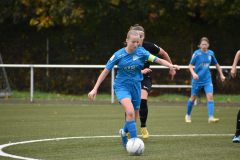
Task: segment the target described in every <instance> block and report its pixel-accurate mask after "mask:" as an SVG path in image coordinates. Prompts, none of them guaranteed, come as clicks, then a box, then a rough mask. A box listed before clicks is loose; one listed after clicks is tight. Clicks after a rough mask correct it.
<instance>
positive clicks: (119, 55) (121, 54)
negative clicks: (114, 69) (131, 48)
mask: <svg viewBox="0 0 240 160" xmlns="http://www.w3.org/2000/svg"><path fill="white" fill-rule="evenodd" d="M124 55H126V51H125V49H124V48H121V49H119V50H117V51H116V52H114V53H113V55H112V57H111V58H110V60H113V59H120V58H122V57H124Z"/></svg>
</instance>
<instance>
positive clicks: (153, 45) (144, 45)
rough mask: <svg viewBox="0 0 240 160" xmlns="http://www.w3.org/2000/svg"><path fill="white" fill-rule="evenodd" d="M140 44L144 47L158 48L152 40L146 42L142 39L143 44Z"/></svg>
mask: <svg viewBox="0 0 240 160" xmlns="http://www.w3.org/2000/svg"><path fill="white" fill-rule="evenodd" d="M142 46H143V47H144V48H150V47H151V48H158V49H159V48H160V47H159V46H158V45H156V44H155V43H152V42H148V41H144V42H143V44H142Z"/></svg>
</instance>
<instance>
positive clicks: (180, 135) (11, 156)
mask: <svg viewBox="0 0 240 160" xmlns="http://www.w3.org/2000/svg"><path fill="white" fill-rule="evenodd" d="M150 136H151V137H212V136H221V137H223V136H233V134H176V135H150ZM119 137H120V136H116V135H115V136H82V137H62V138H49V139H39V140H29V141H22V142H15V143H7V144H2V145H0V156H2V157H9V158H14V159H20V160H41V159H35V158H29V157H21V156H17V155H13V154H9V153H5V152H3V149H4V148H7V147H10V146H15V145H19V144H28V143H37V142H46V141H60V140H68V139H95V138H119ZM139 137H141V136H139Z"/></svg>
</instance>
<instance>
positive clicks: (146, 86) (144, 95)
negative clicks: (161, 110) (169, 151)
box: [139, 78, 152, 138]
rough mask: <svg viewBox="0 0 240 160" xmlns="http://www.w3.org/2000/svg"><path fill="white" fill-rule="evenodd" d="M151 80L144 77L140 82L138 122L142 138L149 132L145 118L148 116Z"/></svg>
mask: <svg viewBox="0 0 240 160" xmlns="http://www.w3.org/2000/svg"><path fill="white" fill-rule="evenodd" d="M151 86H152V82H151V79H150V78H145V79H144V80H143V81H142V83H141V87H142V89H141V105H140V110H139V113H140V122H141V133H142V137H143V138H148V137H149V133H148V130H147V125H146V123H147V118H148V93H149V92H150V90H151Z"/></svg>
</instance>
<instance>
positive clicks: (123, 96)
mask: <svg viewBox="0 0 240 160" xmlns="http://www.w3.org/2000/svg"><path fill="white" fill-rule="evenodd" d="M114 91H115V93H116V96H117V99H118V101H119V102H120V104H121V105H122V106H123V108H124V111H125V123H124V126H123V128H121V129H120V130H119V134H120V136H121V138H122V144H123V147H125V148H126V144H127V142H128V138H127V132H129V126H130V130H132V129H131V128H132V127H131V126H132V125H133V126H134V123H135V125H136V122H135V112H134V108H133V104H132V102H131V99H132V97H131V93H130V91H129V86H118V85H114Z"/></svg>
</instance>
